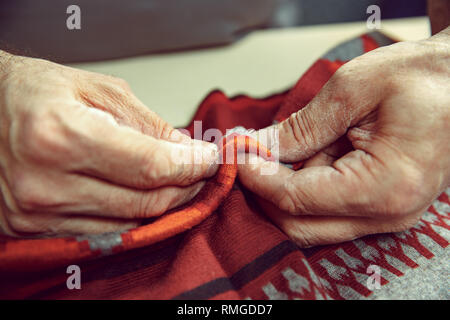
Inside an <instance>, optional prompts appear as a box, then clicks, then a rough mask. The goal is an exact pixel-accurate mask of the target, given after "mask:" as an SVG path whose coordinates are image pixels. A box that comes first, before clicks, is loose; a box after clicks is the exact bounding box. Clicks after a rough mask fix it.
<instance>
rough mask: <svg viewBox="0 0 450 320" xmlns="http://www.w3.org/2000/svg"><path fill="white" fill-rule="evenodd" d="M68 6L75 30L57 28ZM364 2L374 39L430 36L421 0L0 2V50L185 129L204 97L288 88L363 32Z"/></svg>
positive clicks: (63, 22)
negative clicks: (107, 89) (103, 89)
mask: <svg viewBox="0 0 450 320" xmlns="http://www.w3.org/2000/svg"><path fill="white" fill-rule="evenodd" d="M449 1H450V0H449ZM72 4H76V5H78V6H79V8H80V10H81V19H80V22H81V23H80V26H81V29H80V30H69V29H68V28H67V26H66V21H67V19H68V17H69V16H70V15H69V14H67V13H66V10H67V7H68V6H69V5H72ZM372 4H376V5H378V6H379V7H380V10H381V29H380V30H378V31H379V32H383V33H386V34H388V35H390V36H392V37H394V38H395V39H398V40H419V39H424V38H427V37H429V36H430V24H429V20H428V18H427V17H426V1H425V0H127V1H124V0H39V1H37V0H0V48H1V49H4V50H8V51H11V52H12V53H18V54H22V55H26V56H34V57H41V58H46V59H49V60H52V61H55V62H60V63H65V64H68V65H70V66H72V67H75V68H80V69H84V70H89V71H93V72H99V73H104V74H109V75H113V76H116V77H120V78H123V79H125V80H126V81H127V82H128V83H129V85H130V87H131V88H132V90H133V92H134V93H135V94H136V96H137V97H138V98H139V99H141V100H142V101H143V102H144V103H145V104H146V105H147V106H148V107H149V108H150V109H152V110H153V111H155V112H157V113H158V114H159V115H160V116H161V117H162V118H164V119H165V120H166V121H168V122H169V123H171V124H172V125H174V126H185V125H187V124H188V123H189V121H190V119H191V117H192V116H193V114H194V112H195V110H196V109H197V107H198V105H199V103H200V102H201V101H202V99H203V98H204V97H205V96H206V95H207V94H208V93H209V92H210V91H211V90H214V89H219V90H221V91H223V92H224V93H225V94H226V95H228V96H234V95H237V94H246V95H250V96H253V97H265V96H267V95H270V94H274V93H278V92H281V91H284V90H287V89H289V88H290V87H291V86H292V85H293V84H295V82H296V81H297V80H298V79H299V77H300V76H301V75H302V74H303V73H304V72H305V71H306V70H307V69H308V68H309V67H310V66H311V64H312V63H314V62H315V61H316V60H317V59H318V58H319V57H321V56H322V55H324V54H325V53H326V52H327V51H328V50H330V49H332V48H333V47H334V46H336V45H338V44H340V43H342V42H343V41H347V40H349V39H352V38H355V37H357V36H359V35H361V34H363V33H367V32H371V31H373V30H369V29H368V28H367V24H366V20H367V18H368V17H369V16H370V14H367V12H366V11H367V7H368V6H369V5H372Z"/></svg>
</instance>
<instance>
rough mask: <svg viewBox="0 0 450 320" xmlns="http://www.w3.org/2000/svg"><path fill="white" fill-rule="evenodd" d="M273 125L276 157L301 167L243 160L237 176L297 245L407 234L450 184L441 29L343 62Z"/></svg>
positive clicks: (445, 51) (447, 48)
mask: <svg viewBox="0 0 450 320" xmlns="http://www.w3.org/2000/svg"><path fill="white" fill-rule="evenodd" d="M275 127H276V129H279V143H280V160H281V161H284V162H296V161H300V160H306V162H305V165H304V168H303V169H301V170H299V171H297V172H295V171H292V170H290V169H288V168H287V167H282V166H280V167H279V171H278V174H277V175H261V174H260V173H259V172H260V169H261V167H263V166H267V165H268V163H266V162H265V161H263V160H261V159H253V161H255V160H256V161H257V164H253V165H252V164H246V165H240V167H239V178H240V181H241V182H242V183H243V184H244V186H246V187H247V188H248V189H250V190H251V191H253V192H254V193H255V194H256V195H257V196H258V198H257V199H258V201H259V204H260V205H261V207H262V209H263V211H264V212H265V213H266V214H267V215H268V216H269V217H270V219H272V221H273V222H274V223H276V224H277V225H278V226H279V228H280V229H282V230H283V231H284V232H285V233H286V234H287V235H289V236H290V237H291V238H292V239H293V240H294V241H296V243H297V244H298V245H300V246H302V247H308V246H314V245H320V244H330V243H337V242H342V241H346V240H351V239H354V238H358V237H361V236H364V235H368V234H374V233H384V232H397V231H402V230H405V229H408V228H410V227H412V226H413V225H414V224H415V223H417V221H418V220H419V219H420V217H421V215H422V214H423V212H424V211H425V210H426V209H427V207H428V206H429V205H430V204H431V202H432V201H433V199H434V198H436V197H437V196H438V195H439V194H440V193H441V192H442V191H443V190H445V188H446V187H447V186H448V185H449V183H450V143H449V141H450V28H447V29H446V30H444V31H442V32H441V33H440V34H438V35H436V36H434V37H431V38H430V39H428V40H425V41H419V42H404V43H398V44H394V45H391V46H388V47H383V48H379V49H377V50H374V51H372V52H369V53H366V54H364V55H362V56H360V57H358V58H356V59H354V60H352V61H350V62H348V63H347V64H345V65H344V66H342V67H341V68H340V69H339V70H338V71H337V72H336V73H335V75H334V76H333V77H332V78H331V79H330V80H329V81H328V82H327V84H326V85H325V86H324V87H323V88H322V90H321V91H320V92H319V94H318V95H317V96H316V97H315V98H314V99H313V100H312V101H311V102H310V103H309V104H308V105H307V106H306V107H305V108H304V109H303V110H301V111H299V112H297V113H294V114H292V115H291V117H290V118H288V119H287V120H285V121H284V122H282V123H280V124H278V125H276V126H275ZM262 130H267V129H262ZM260 133H261V132H260Z"/></svg>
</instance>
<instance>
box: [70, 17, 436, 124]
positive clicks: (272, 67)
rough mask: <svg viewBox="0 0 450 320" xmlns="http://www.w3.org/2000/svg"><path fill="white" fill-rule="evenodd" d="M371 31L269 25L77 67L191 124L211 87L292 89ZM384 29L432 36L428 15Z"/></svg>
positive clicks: (256, 92)
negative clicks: (221, 39) (334, 51)
mask: <svg viewBox="0 0 450 320" xmlns="http://www.w3.org/2000/svg"><path fill="white" fill-rule="evenodd" d="M367 31H370V30H368V29H367V28H366V24H365V22H352V23H341V24H328V25H319V26H306V27H295V28H288V29H269V30H261V31H254V32H252V33H250V34H248V35H247V36H246V37H244V38H243V39H241V40H239V41H238V42H236V43H234V44H231V45H228V46H222V47H215V48H209V49H201V50H193V51H184V52H176V53H166V54H153V55H147V56H140V57H134V58H127V59H120V60H114V61H105V62H95V63H83V64H71V66H73V67H77V68H81V69H86V70H90V71H95V72H100V73H105V74H110V75H113V76H116V77H121V78H123V79H125V80H126V81H127V82H128V83H129V84H130V86H131V88H132V90H133V92H134V93H135V94H136V95H137V97H139V98H140V99H141V100H142V101H143V102H144V103H145V104H146V105H147V106H148V107H149V108H151V109H152V110H154V111H155V112H157V113H158V114H159V115H160V116H161V117H162V118H163V119H165V120H166V121H168V122H169V123H171V124H172V125H173V126H185V125H187V123H188V122H189V120H190V119H191V117H192V116H193V114H194V112H195V110H196V108H197V106H198V104H199V103H200V102H201V100H202V99H203V98H204V97H205V96H206V95H207V94H208V93H209V92H210V91H211V90H213V89H220V90H223V91H224V92H225V93H226V94H227V95H229V96H233V95H236V94H241V93H243V94H248V95H251V96H254V97H264V96H266V95H269V94H272V93H276V92H280V91H283V90H286V89H287V88H289V87H290V86H292V85H293V84H294V83H295V82H296V81H297V79H298V78H299V77H300V76H301V74H302V73H303V72H304V71H305V70H306V69H307V68H308V67H309V66H310V65H311V64H312V63H313V62H314V61H315V60H316V59H317V58H319V57H320V56H321V55H322V54H324V53H325V52H326V51H328V50H329V49H331V48H332V47H333V46H335V45H337V44H338V43H340V42H342V41H345V40H347V39H350V38H352V37H355V36H358V35H360V34H362V33H365V32H367ZM381 31H382V32H385V33H386V34H389V35H391V36H394V37H395V38H397V39H401V40H419V39H424V38H427V37H429V35H430V27H429V22H428V18H426V17H420V18H408V19H397V20H383V21H382V23H381Z"/></svg>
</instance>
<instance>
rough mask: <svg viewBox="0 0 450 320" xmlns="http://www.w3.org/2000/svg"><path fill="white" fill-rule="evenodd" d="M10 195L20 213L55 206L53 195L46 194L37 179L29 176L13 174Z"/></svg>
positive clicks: (50, 193)
mask: <svg viewBox="0 0 450 320" xmlns="http://www.w3.org/2000/svg"><path fill="white" fill-rule="evenodd" d="M11 193H12V195H13V197H14V199H15V203H16V205H17V207H18V209H19V210H21V211H22V212H32V211H35V210H38V209H41V208H46V207H49V206H52V205H54V204H55V201H54V197H53V193H52V192H46V191H45V189H44V188H43V187H42V185H41V183H40V181H39V179H37V178H35V177H33V176H32V175H30V174H27V173H26V174H17V173H16V174H13V177H12V181H11Z"/></svg>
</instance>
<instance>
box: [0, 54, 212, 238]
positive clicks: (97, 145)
mask: <svg viewBox="0 0 450 320" xmlns="http://www.w3.org/2000/svg"><path fill="white" fill-rule="evenodd" d="M183 150H184V151H185V152H182V151H183ZM174 151H176V152H174ZM196 152H200V153H201V154H202V157H203V158H202V159H203V161H202V162H201V163H200V164H193V163H194V162H195V161H193V154H194V153H196ZM216 153H217V148H216V146H215V145H213V144H209V143H205V142H198V143H196V144H194V143H193V140H191V139H190V138H189V137H187V136H185V135H183V134H181V133H180V132H179V131H177V130H175V129H174V128H172V127H171V126H170V125H168V124H167V123H166V122H165V121H163V120H162V119H161V118H160V117H158V116H157V115H156V114H155V113H153V112H152V111H150V110H149V109H148V108H147V107H146V106H145V105H144V104H143V103H142V102H141V101H139V100H138V99H137V98H136V97H135V96H134V95H133V93H132V92H131V90H130V88H129V87H128V85H127V84H126V82H125V81H123V80H121V79H117V78H114V77H111V76H105V75H101V74H96V73H91V72H87V71H81V70H77V69H73V68H69V67H65V66H61V65H58V64H55V63H51V62H48V61H45V60H40V59H31V58H24V57H17V56H13V55H9V54H7V53H5V52H2V51H0V165H1V167H0V174H1V176H0V183H1V185H0V187H1V195H2V198H1V199H0V205H1V212H0V218H1V219H0V221H1V224H0V225H1V227H2V229H3V232H4V233H7V234H11V235H16V236H17V235H35V236H37V235H56V234H82V233H100V232H107V231H114V230H121V229H127V228H130V227H134V226H136V225H137V224H138V223H139V221H140V220H141V219H142V218H146V217H153V216H158V215H160V214H162V213H164V212H165V211H166V210H168V209H171V208H174V207H177V206H179V205H181V204H183V203H185V202H187V201H189V200H190V199H192V198H193V197H194V196H195V195H196V194H197V192H198V191H199V190H200V189H201V188H202V186H203V185H204V182H203V181H202V180H203V179H205V178H207V177H211V176H212V175H214V173H215V171H216V169H217V165H216V164H214V162H215V161H214V160H215V159H216V156H217V154H216ZM173 154H185V155H186V157H189V158H186V159H181V160H182V161H180V159H173ZM191 157H192V158H191ZM174 160H176V161H174Z"/></svg>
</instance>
